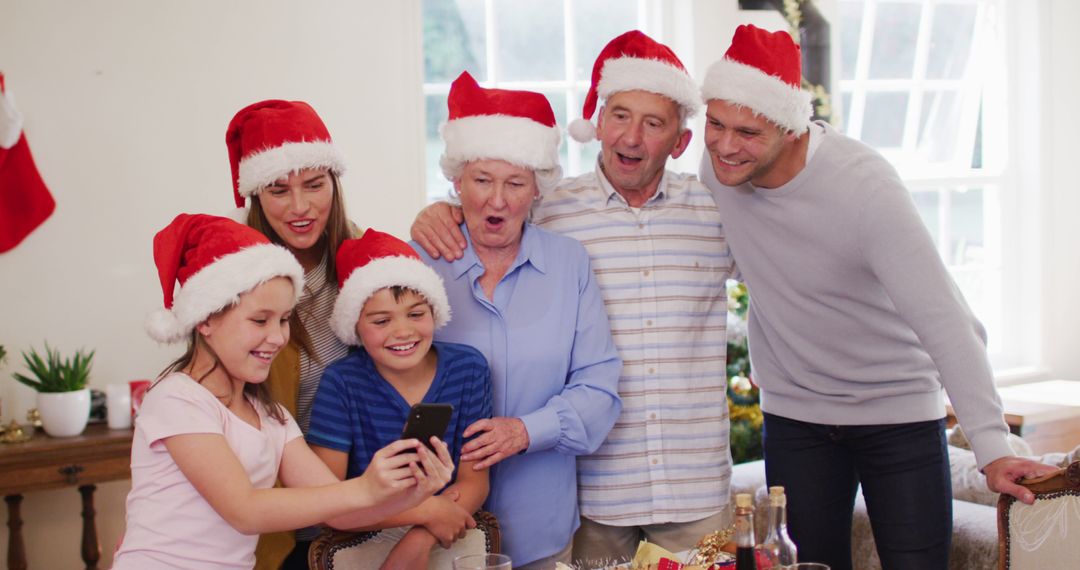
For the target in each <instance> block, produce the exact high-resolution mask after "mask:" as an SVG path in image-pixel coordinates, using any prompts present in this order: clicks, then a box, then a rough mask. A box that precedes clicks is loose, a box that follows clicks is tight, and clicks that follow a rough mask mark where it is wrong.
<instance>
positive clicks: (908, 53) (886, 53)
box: [870, 3, 922, 79]
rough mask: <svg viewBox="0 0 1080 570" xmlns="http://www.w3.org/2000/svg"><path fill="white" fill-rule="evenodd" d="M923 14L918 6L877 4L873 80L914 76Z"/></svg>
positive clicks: (871, 69)
mask: <svg viewBox="0 0 1080 570" xmlns="http://www.w3.org/2000/svg"><path fill="white" fill-rule="evenodd" d="M921 11H922V6H921V5H919V4H907V3H903V4H892V3H888V4H886V3H882V4H878V6H877V19H876V21H875V22H874V48H873V53H872V55H871V57H870V78H871V79H906V78H910V77H911V75H912V69H913V67H914V65H915V40H916V38H918V35H919V13H920V12H921Z"/></svg>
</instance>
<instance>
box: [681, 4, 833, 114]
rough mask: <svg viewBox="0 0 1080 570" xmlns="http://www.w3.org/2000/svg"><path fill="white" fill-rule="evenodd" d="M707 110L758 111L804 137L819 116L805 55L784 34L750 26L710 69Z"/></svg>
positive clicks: (704, 86) (704, 94)
mask: <svg viewBox="0 0 1080 570" xmlns="http://www.w3.org/2000/svg"><path fill="white" fill-rule="evenodd" d="M701 98H702V99H704V101H705V103H706V104H707V103H708V102H709V101H712V100H714V99H719V100H722V101H727V102H729V103H733V104H736V105H740V106H743V107H747V108H749V109H752V110H753V111H754V112H755V113H758V114H760V115H762V116H764V117H765V118H766V119H769V120H770V121H772V122H773V123H776V124H777V125H779V126H781V127H783V128H784V129H787V130H788V131H789V132H793V133H802V132H805V131H806V129H807V128H809V127H810V118H811V117H812V116H813V114H814V108H813V105H812V104H811V101H810V99H811V97H810V93H809V92H808V91H805V90H803V88H802V50H801V49H800V48H799V46H798V44H796V43H795V41H794V40H793V39H791V35H789V34H788V33H787V32H784V31H778V32H768V31H765V30H762V29H761V28H758V27H756V26H752V25H749V24H744V25H741V26H739V27H738V29H736V30H735V36H734V37H732V39H731V47H729V48H728V50H727V52H726V53H725V54H724V57H723V58H722V59H720V60H719V61H717V62H716V63H714V64H712V65H711V66H709V70H708V72H707V73H706V74H705V82H704V83H703V84H702V86H701Z"/></svg>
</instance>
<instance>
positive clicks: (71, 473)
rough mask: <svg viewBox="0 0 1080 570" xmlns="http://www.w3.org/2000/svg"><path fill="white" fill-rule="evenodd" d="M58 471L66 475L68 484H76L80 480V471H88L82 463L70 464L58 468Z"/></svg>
mask: <svg viewBox="0 0 1080 570" xmlns="http://www.w3.org/2000/svg"><path fill="white" fill-rule="evenodd" d="M57 471H59V472H60V474H61V475H63V476H64V479H65V480H66V481H67V484H68V485H74V484H75V483H77V482H78V481H79V473H82V472H83V471H86V468H85V467H83V466H82V465H68V466H66V467H61V468H59V469H57Z"/></svg>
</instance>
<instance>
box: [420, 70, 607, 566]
mask: <svg viewBox="0 0 1080 570" xmlns="http://www.w3.org/2000/svg"><path fill="white" fill-rule="evenodd" d="M449 110H450V113H449V120H448V122H447V123H446V124H445V125H444V126H443V128H442V136H443V140H444V141H445V143H446V149H445V152H444V154H443V156H442V158H441V161H440V163H441V166H442V169H443V172H444V174H446V177H447V178H448V179H450V180H451V181H452V182H453V184H454V189H455V190H456V191H457V193H458V195H459V196H460V197H461V205H462V209H463V212H464V217H465V223H464V224H463V228H462V229H463V230H464V232H465V237H466V239H467V240H468V244H469V247H468V248H467V249H466V251H465V255H464V257H463V258H462V259H459V260H457V261H453V262H446V261H443V260H432V259H431V258H430V257H429V256H427V254H426V253H425V252H424V251H423V249H421V248H419V247H417V246H414V247H416V249H417V251H418V253H419V254H420V255H421V256H422V257H423V258H424V260H425V261H426V262H427V263H428V264H429V265H431V266H432V267H434V269H435V271H437V272H438V273H439V274H440V275H441V276H442V278H443V280H444V281H445V283H446V292H447V294H448V295H449V297H450V305H451V307H453V311H454V317H453V320H452V321H451V322H450V324H448V325H447V326H446V327H444V328H443V329H441V330H440V332H438V333H436V338H437V339H438V340H442V341H449V342H457V343H462V344H468V345H471V346H474V347H476V348H477V349H478V350H479V351H480V352H481V353H483V354H484V356H485V357H486V358H487V359H488V363H489V365H490V366H491V373H492V385H493V390H494V404H495V416H496V417H493V418H491V419H486V420H480V421H477V422H476V423H474V424H473V425H472V426H470V427H469V428H468V430H466V432H465V436H466V437H469V436H474V438H473V439H472V440H471V441H469V443H467V444H466V445H465V446H464V447H463V448H462V456H461V459H462V460H463V461H477V462H478V463H477V464H476V465H475V466H474V468H476V469H486V468H488V467H489V466H490V467H491V472H490V479H491V492H490V494H489V495H488V499H487V503H486V508H487V509H488V510H490V511H491V512H493V513H494V514H495V515H496V516H497V517H498V519H499V522H500V526H501V527H502V545H503V551H504V552H505V553H507V554H509V555H510V558H511V559H512V560H513V562H514V568H545V569H546V568H552V567H553V566H554V565H555V562H560V561H561V562H569V561H570V546H571V543H572V537H573V534H574V531H575V530H576V529H577V527H578V509H577V472H576V471H577V470H576V465H575V464H576V456H578V455H586V454H589V453H592V452H593V451H595V450H596V449H597V447H599V446H600V444H601V442H603V441H604V437H605V436H606V435H607V433H608V431H609V430H610V429H611V427H612V426H613V425H614V423H615V419H616V418H617V417H618V415H619V410H620V408H621V402H620V400H619V396H618V391H617V387H618V379H619V371H620V367H621V365H622V363H621V361H620V360H619V355H618V353H617V352H616V350H615V345H614V343H613V342H612V340H611V330H610V328H609V325H608V320H607V313H606V311H605V310H604V303H603V300H602V299H601V297H600V291H599V289H598V288H597V285H596V282H595V280H594V279H593V274H592V270H591V268H590V266H589V257H588V254H586V253H585V249H584V248H583V247H582V246H581V245H580V244H579V243H578V242H577V241H575V240H573V239H571V238H567V237H563V236H560V235H557V234H553V233H549V232H547V231H545V230H542V229H540V228H537V227H534V226H533V225H531V224H529V223H528V222H527V218H528V215H529V210H530V208H531V207H532V202H533V201H534V200H536V199H539V196H540V193H541V192H542V191H544V190H546V189H551V188H553V187H554V186H555V185H556V184H557V183H558V182H559V180H560V178H561V176H562V170H561V169H560V168H559V163H558V147H559V142H560V134H559V131H558V128H557V127H556V125H555V115H554V113H553V112H552V111H551V105H550V104H549V103H548V101H547V99H546V98H545V97H544V96H543V95H541V94H539V93H532V92H528V91H507V90H501V89H483V88H481V87H480V86H479V85H477V83H476V81H475V80H473V78H472V77H471V76H470V75H469V74H468V73H462V74H461V76H460V77H458V79H457V80H456V81H454V83H453V85H452V86H451V88H450V97H449Z"/></svg>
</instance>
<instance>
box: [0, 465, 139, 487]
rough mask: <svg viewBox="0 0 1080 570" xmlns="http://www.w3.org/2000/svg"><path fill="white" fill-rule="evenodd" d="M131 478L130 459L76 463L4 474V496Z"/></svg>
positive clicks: (1, 479) (1, 477)
mask: <svg viewBox="0 0 1080 570" xmlns="http://www.w3.org/2000/svg"><path fill="white" fill-rule="evenodd" d="M130 476H131V459H130V458H129V457H107V458H102V459H94V460H89V461H85V460H84V461H72V462H70V463H63V464H57V465H36V466H27V467H21V468H15V469H11V470H6V471H4V472H3V473H0V495H10V494H15V493H25V492H27V491H38V490H41V489H55V488H58V487H66V486H70V485H88V484H91V483H99V482H102V481H113V480H117V479H127V478H129V477H130Z"/></svg>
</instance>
